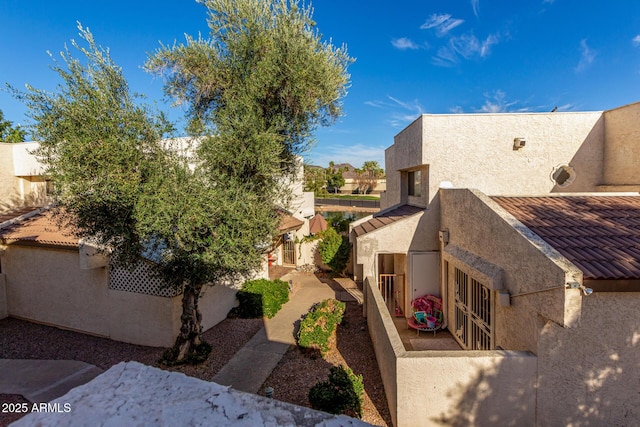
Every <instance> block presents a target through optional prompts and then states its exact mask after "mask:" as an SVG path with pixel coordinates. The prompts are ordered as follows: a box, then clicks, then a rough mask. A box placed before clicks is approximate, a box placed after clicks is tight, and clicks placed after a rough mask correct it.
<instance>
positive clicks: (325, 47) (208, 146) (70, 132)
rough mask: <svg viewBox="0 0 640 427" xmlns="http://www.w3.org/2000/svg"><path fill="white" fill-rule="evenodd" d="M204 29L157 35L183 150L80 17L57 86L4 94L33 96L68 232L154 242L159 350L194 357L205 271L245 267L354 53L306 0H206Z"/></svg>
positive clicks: (121, 254)
mask: <svg viewBox="0 0 640 427" xmlns="http://www.w3.org/2000/svg"><path fill="white" fill-rule="evenodd" d="M203 3H204V5H205V6H206V7H207V9H208V13H209V21H208V22H209V27H210V29H211V33H210V37H209V39H206V40H205V39H202V38H199V39H197V40H195V39H192V38H187V41H186V44H183V45H179V44H175V45H173V46H172V47H165V46H163V47H161V48H160V49H159V50H158V51H157V52H155V53H154V54H153V55H151V56H150V57H149V60H148V62H147V64H146V67H147V69H148V70H149V71H150V72H154V73H159V74H161V75H162V76H163V77H164V78H165V79H166V80H165V82H166V86H165V87H166V93H167V94H168V95H169V96H171V97H173V98H174V99H175V100H176V101H177V102H180V103H186V105H187V106H188V111H187V118H188V122H189V131H190V133H191V135H192V136H194V137H197V138H194V140H195V141H197V142H196V143H195V144H194V146H193V147H190V148H193V149H192V150H187V152H188V153H189V154H188V155H185V154H184V153H183V150H180V149H178V148H177V147H171V146H170V143H168V142H167V141H166V140H165V141H163V140H162V139H161V138H162V136H163V134H164V133H166V132H167V131H169V130H170V129H171V126H170V125H169V124H168V123H167V121H166V120H165V119H164V116H163V115H162V114H159V113H155V112H153V111H152V110H150V109H149V108H147V107H145V106H143V105H141V104H140V102H139V100H138V99H136V96H135V95H133V94H131V92H130V90H129V88H128V85H127V82H126V80H125V78H124V76H123V74H122V71H121V69H120V68H119V67H118V66H117V65H116V64H115V63H114V62H113V60H112V59H111V57H110V55H109V52H108V50H105V49H103V48H101V47H99V46H98V45H97V44H96V43H95V41H94V40H93V37H92V35H91V33H90V32H89V31H88V30H85V29H82V27H79V28H80V34H81V36H82V38H83V39H84V40H85V41H86V44H87V45H88V47H81V46H80V45H79V44H78V43H76V42H73V46H74V47H76V48H77V49H79V50H80V52H81V53H82V55H83V56H84V61H85V62H86V63H85V62H83V61H81V60H79V59H76V58H74V57H73V56H72V55H71V53H70V51H69V50H68V49H66V50H65V51H64V52H63V53H62V58H63V62H64V64H62V65H59V64H58V63H55V65H54V66H53V69H54V71H56V72H57V73H58V74H59V75H60V77H61V78H62V84H61V85H60V86H59V87H58V91H57V93H47V92H44V91H41V90H37V89H34V88H31V87H28V89H27V92H25V93H22V92H19V91H16V90H15V89H14V90H13V91H14V94H15V95H16V96H17V97H19V98H21V99H23V100H24V101H25V103H26V104H27V106H28V107H29V111H30V113H29V114H30V116H31V118H32V120H33V122H34V124H33V135H34V136H35V137H36V138H38V139H39V140H40V141H41V149H40V151H39V153H38V155H39V156H40V158H41V160H42V161H43V162H44V163H45V164H46V165H47V167H48V170H47V173H48V174H49V175H51V176H52V178H53V179H54V180H55V182H56V191H57V200H58V202H59V204H60V206H61V207H63V208H64V209H65V212H67V213H69V215H68V216H67V219H68V220H69V221H71V222H73V224H74V225H75V226H76V228H77V230H78V233H79V234H81V235H84V236H92V237H93V238H94V239H95V240H96V241H97V242H99V243H100V244H102V245H104V246H105V247H109V248H111V250H112V253H113V256H114V259H115V260H116V261H117V262H119V263H121V264H122V265H124V266H134V265H135V264H136V263H137V262H139V259H140V257H141V256H142V254H143V253H147V254H148V253H153V254H155V256H154V260H155V261H156V267H157V272H158V274H161V275H162V277H163V278H164V279H165V280H166V281H167V282H168V283H169V284H170V285H171V286H174V287H176V288H178V289H179V290H181V291H182V292H183V298H182V316H181V321H182V326H181V329H180V333H179V335H178V337H177V338H176V343H175V344H174V346H173V348H172V349H170V351H168V352H167V354H166V358H167V360H168V361H169V362H173V363H180V362H184V361H189V360H197V359H199V358H200V359H201V357H202V356H203V355H205V354H208V350H209V349H210V347H209V346H208V344H207V343H204V342H202V340H201V338H200V334H201V332H202V326H201V320H202V317H201V313H200V310H199V309H198V301H199V297H200V295H201V292H202V290H203V287H204V286H206V285H215V284H219V283H222V282H229V281H234V280H239V279H240V278H243V277H247V276H249V275H250V274H252V273H253V272H254V271H255V270H256V269H257V268H259V266H260V265H261V262H262V261H263V252H264V250H265V248H266V247H267V246H268V244H269V242H270V240H271V239H272V237H273V236H274V233H275V231H276V229H277V224H278V215H277V211H276V205H277V204H278V203H281V201H282V200H283V197H284V198H286V192H283V185H282V183H283V182H286V179H285V178H287V177H290V175H291V174H292V172H293V171H294V169H295V166H296V163H295V158H296V157H295V156H296V155H297V154H300V153H302V152H303V151H304V150H305V149H307V148H308V147H309V144H310V141H311V135H312V132H313V130H314V129H315V127H317V126H318V125H327V124H330V123H331V122H332V121H333V120H335V119H336V118H337V117H338V116H339V115H340V113H341V104H340V102H341V98H342V97H343V96H344V95H345V94H346V87H347V84H348V74H347V73H346V67H347V65H348V64H349V63H350V61H351V59H350V58H349V57H348V56H347V54H346V50H344V49H343V48H341V49H336V48H334V47H333V46H332V45H331V44H330V43H325V42H323V41H322V40H321V37H320V35H319V34H318V33H317V32H316V31H315V30H314V28H313V22H312V20H311V13H310V9H309V8H302V7H299V6H298V4H297V3H295V2H293V3H290V2H287V1H275V0H274V1H255V0H237V1H233V0H211V1H205V2H203Z"/></svg>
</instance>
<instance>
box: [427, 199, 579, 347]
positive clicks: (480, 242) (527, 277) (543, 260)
mask: <svg viewBox="0 0 640 427" xmlns="http://www.w3.org/2000/svg"><path fill="white" fill-rule="evenodd" d="M439 195H440V205H441V228H442V229H443V230H448V231H449V243H448V246H455V247H458V248H461V249H462V250H464V251H466V252H469V253H470V254H473V255H475V256H476V257H478V258H480V259H482V260H483V261H485V262H487V263H490V264H492V265H494V266H496V267H497V268H500V269H501V270H502V271H503V275H502V287H503V290H505V291H507V292H509V294H510V295H511V296H512V297H511V305H510V306H508V307H502V306H501V305H500V304H498V303H496V305H495V314H496V317H495V319H496V325H495V334H496V335H495V338H496V341H495V345H496V346H500V347H502V348H505V349H510V350H529V351H532V352H536V351H537V342H536V340H537V335H538V315H542V316H544V317H546V318H547V319H550V320H552V321H554V322H556V323H557V324H559V325H563V326H565V327H575V326H576V325H577V324H578V323H579V319H580V307H581V301H582V298H581V296H580V295H581V293H580V291H579V290H577V289H565V284H566V283H569V282H571V281H575V282H578V283H581V282H582V272H581V271H580V270H579V269H578V268H577V267H575V266H574V265H573V264H572V263H571V262H569V261H568V260H567V259H566V258H564V257H563V256H562V255H561V254H560V253H558V252H557V251H556V250H555V249H553V248H552V247H550V246H549V245H548V244H546V243H545V242H544V241H543V240H542V239H540V238H539V237H538V236H537V235H535V234H534V233H532V232H531V231H530V230H528V229H527V228H526V227H524V225H523V224H522V223H520V222H519V221H518V220H516V219H515V218H514V217H513V216H512V215H511V214H509V213H508V212H506V211H505V210H504V209H502V208H501V207H500V206H498V204H497V203H495V202H493V201H492V200H491V199H490V198H489V197H487V196H486V195H484V194H483V193H481V192H479V191H477V190H467V189H448V190H445V189H442V190H440V193H439ZM450 264H452V266H453V265H454V262H453V261H452V262H451V263H450ZM450 286H452V285H451V284H450ZM544 290H546V291H544ZM538 291H543V292H538ZM449 292H450V293H451V292H453V291H452V290H451V289H450V291H449ZM494 297H495V299H496V300H497V295H496V294H495V293H494ZM452 310H453V308H452V307H451V305H450V306H449V317H450V318H451V316H452V315H453V312H452Z"/></svg>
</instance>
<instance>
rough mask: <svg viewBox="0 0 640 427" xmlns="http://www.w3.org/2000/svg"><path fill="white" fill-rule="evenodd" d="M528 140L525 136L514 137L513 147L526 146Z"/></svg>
mask: <svg viewBox="0 0 640 427" xmlns="http://www.w3.org/2000/svg"><path fill="white" fill-rule="evenodd" d="M526 143H527V141H526V140H525V139H524V138H514V139H513V149H514V150H519V149H521V148H523V147H524V146H525V144H526Z"/></svg>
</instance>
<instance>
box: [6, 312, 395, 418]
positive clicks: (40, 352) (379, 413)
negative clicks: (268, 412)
mask: <svg viewBox="0 0 640 427" xmlns="http://www.w3.org/2000/svg"><path fill="white" fill-rule="evenodd" d="M262 325H263V322H262V319H226V320H224V321H223V322H221V323H219V324H218V325H216V326H214V327H213V328H212V329H210V330H209V331H207V332H205V333H204V334H203V338H204V339H205V340H206V341H207V342H209V343H210V344H211V345H212V346H213V351H212V353H211V355H210V356H209V359H208V360H207V361H206V362H205V363H204V364H202V365H198V366H177V367H171V368H167V367H165V366H161V365H159V363H158V359H159V358H160V356H161V355H162V352H163V351H164V349H162V348H158V347H145V346H139V345H133V344H125V343H121V342H117V341H111V340H108V339H105V338H100V337H94V336H90V335H85V334H81V333H78V332H72V331H66V330H62V329H57V328H54V327H50V326H44V325H38V324H35V323H30V322H26V321H22V320H17V319H3V320H0V358H2V359H45V360H79V361H83V362H87V363H91V364H93V365H96V366H98V367H99V368H102V369H105V370H106V369H109V368H110V367H111V366H113V365H115V364H117V363H119V362H122V361H131V360H135V361H138V362H141V363H144V364H147V365H151V366H156V367H160V368H162V369H169V370H171V371H178V372H182V373H184V374H186V375H189V376H193V377H196V378H200V379H203V380H205V381H211V379H212V378H213V377H214V376H215V375H216V374H217V373H218V372H219V371H220V369H221V368H222V367H223V366H224V365H225V364H226V363H227V362H228V361H229V360H230V359H231V358H232V357H233V355H234V354H235V353H236V352H237V351H238V350H239V349H240V348H241V347H242V346H243V345H244V344H245V343H246V342H247V341H249V339H251V337H252V336H253V335H254V334H255V333H256V332H257V331H258V330H259V329H260V328H261V327H262ZM229 337H233V339H229ZM341 364H342V365H346V366H348V367H350V368H351V369H352V370H353V371H354V372H355V373H356V374H361V375H362V376H363V380H364V386H365V398H364V404H363V416H362V419H363V420H364V421H366V422H368V423H371V424H375V425H380V426H387V425H389V426H390V425H391V417H390V415H389V410H388V406H387V401H386V397H385V394H384V388H383V386H382V380H381V378H380V372H379V370H378V365H377V362H376V358H375V354H374V352H373V346H372V344H371V340H370V338H369V334H368V332H367V327H366V319H365V318H364V317H363V316H362V307H361V306H359V305H358V304H357V303H355V302H353V303H347V310H346V312H345V316H344V321H343V323H342V324H341V325H340V326H339V327H338V330H337V333H336V336H335V339H334V341H333V344H332V346H331V350H330V351H329V352H328V353H327V354H326V355H325V356H324V358H322V357H320V356H319V355H317V354H315V355H314V354H309V353H305V352H302V351H300V350H299V349H298V348H297V347H292V348H291V349H289V351H288V352H287V353H286V354H285V355H284V357H283V359H282V360H281V361H280V363H279V364H278V366H277V367H276V368H275V370H274V372H273V373H272V375H271V376H270V377H269V378H268V379H267V381H266V382H265V385H264V386H265V387H266V386H270V387H273V388H274V389H275V393H274V397H275V398H276V399H279V400H282V401H286V402H290V403H295V404H298V405H302V406H307V407H310V404H309V401H308V399H307V394H308V392H309V389H310V388H311V387H312V386H313V385H314V384H316V383H317V382H319V381H325V380H326V379H327V376H328V374H329V368H330V367H331V366H337V365H341ZM261 394H264V390H261ZM3 402H4V403H10V402H12V403H22V402H26V400H24V398H23V397H22V396H17V395H0V403H3ZM17 418H19V416H17V417H16V415H15V414H2V413H0V426H5V425H7V424H8V423H10V422H12V421H15V420H16V419H17Z"/></svg>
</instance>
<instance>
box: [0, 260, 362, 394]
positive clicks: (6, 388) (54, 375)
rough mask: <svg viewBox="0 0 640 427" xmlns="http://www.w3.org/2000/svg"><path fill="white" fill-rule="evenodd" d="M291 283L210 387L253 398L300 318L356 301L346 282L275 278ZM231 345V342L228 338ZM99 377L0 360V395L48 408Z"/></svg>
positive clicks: (77, 368) (65, 367)
mask: <svg viewBox="0 0 640 427" xmlns="http://www.w3.org/2000/svg"><path fill="white" fill-rule="evenodd" d="M281 280H284V281H287V282H288V281H290V280H291V281H292V284H293V289H294V292H293V293H292V295H291V298H290V300H289V301H288V302H287V303H286V304H285V305H283V306H282V308H281V309H280V311H279V312H278V313H277V314H276V315H275V316H274V317H273V318H271V319H267V320H265V326H264V327H263V328H261V329H260V330H259V331H258V332H257V333H256V334H255V335H254V336H253V338H251V340H249V342H247V344H246V345H245V346H244V347H242V348H241V349H240V350H239V351H238V353H236V355H235V356H234V357H233V358H232V359H231V360H230V361H229V362H228V363H227V364H226V365H225V366H224V367H223V368H222V369H221V370H220V372H219V373H218V374H217V375H216V376H215V377H214V378H213V381H215V382H217V383H219V384H221V385H229V386H232V387H233V388H234V389H236V390H240V391H246V392H250V393H257V392H258V391H259V390H260V387H262V384H263V383H264V382H265V380H266V379H267V378H268V377H269V375H271V372H272V371H273V369H274V368H275V367H276V365H277V364H278V362H280V359H282V356H283V355H284V353H285V352H286V351H287V350H288V349H289V346H290V345H295V344H296V339H295V334H296V332H297V328H298V325H299V321H300V319H301V317H302V316H303V315H304V314H306V313H308V312H309V309H310V308H311V307H312V306H313V305H314V304H316V303H318V302H321V301H323V300H325V299H327V298H337V299H339V300H342V301H354V300H361V293H360V295H358V294H357V292H358V291H357V287H356V286H355V284H354V283H353V282H352V281H349V280H348V279H343V280H346V282H344V283H342V282H339V284H340V287H338V286H335V289H336V290H334V289H333V288H332V287H331V286H330V285H328V284H326V283H323V282H322V281H320V280H319V279H318V278H317V277H316V276H314V275H313V274H311V273H295V272H294V273H290V274H287V275H285V276H283V277H282V278H281ZM230 339H233V337H230ZM102 372H103V371H102V369H100V368H97V367H96V366H94V365H91V364H88V363H84V362H79V361H75V360H23V359H20V360H16V359H0V394H20V395H22V396H24V397H25V398H26V399H27V400H29V401H30V402H49V401H51V400H53V399H56V398H58V397H60V396H63V395H64V394H66V393H67V392H68V391H69V390H71V389H72V388H74V387H77V386H79V385H82V384H85V383H87V382H89V381H91V380H92V379H93V378H95V377H96V376H98V375H99V374H101V373H102Z"/></svg>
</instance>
